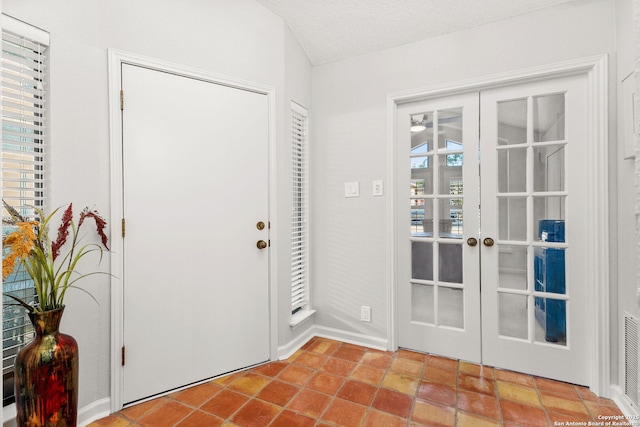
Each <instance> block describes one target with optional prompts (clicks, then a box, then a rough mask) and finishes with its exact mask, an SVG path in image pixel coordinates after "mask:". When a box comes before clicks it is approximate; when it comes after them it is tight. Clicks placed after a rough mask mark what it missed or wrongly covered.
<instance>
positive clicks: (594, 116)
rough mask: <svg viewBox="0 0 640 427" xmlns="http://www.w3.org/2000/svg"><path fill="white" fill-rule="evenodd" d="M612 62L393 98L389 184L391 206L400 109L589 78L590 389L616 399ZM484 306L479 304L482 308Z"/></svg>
mask: <svg viewBox="0 0 640 427" xmlns="http://www.w3.org/2000/svg"><path fill="white" fill-rule="evenodd" d="M607 67H608V59H607V56H606V55H602V56H593V57H588V58H581V59H576V60H571V61H566V62H561V63H557V64H552V65H546V66H539V67H533V68H528V69H524V70H517V71H512V72H507V73H503V74H496V75H492V76H488V77H482V78H478V79H471V80H465V81H461V82H454V83H445V84H441V85H436V86H430V87H426V88H419V89H414V90H408V91H403V92H397V93H391V94H389V95H387V108H386V110H387V135H386V139H387V153H386V154H387V182H388V183H389V185H388V188H389V194H388V195H387V196H388V200H391V201H393V200H395V191H396V190H395V189H396V186H397V185H398V182H397V172H398V171H397V169H398V167H397V162H398V159H397V158H396V154H395V152H396V148H395V147H396V109H397V106H398V105H399V104H404V103H407V102H413V101H418V100H424V99H429V98H434V97H440V96H446V95H453V94H456V93H462V92H469V91H480V90H483V89H488V88H492V87H499V86H507V85H512V84H520V83H526V82H531V81H535V80H541V79H550V78H557V77H563V76H570V75H578V74H584V75H586V76H587V81H588V82H587V86H588V89H587V90H588V99H589V105H588V106H587V108H588V113H589V119H590V122H589V128H588V134H589V135H588V141H587V142H586V145H587V147H588V153H587V159H588V160H587V165H585V166H586V167H587V168H589V170H591V171H592V173H591V174H589V178H588V182H587V183H586V185H588V187H589V188H590V189H591V196H590V198H589V204H590V209H589V210H588V212H586V213H585V214H586V215H587V216H588V219H587V222H588V224H589V225H590V229H591V230H593V232H592V233H589V234H587V235H586V236H585V245H587V246H588V253H589V259H587V260H586V263H585V264H586V266H585V268H587V269H588V277H589V282H588V283H587V284H586V289H587V293H588V307H587V310H588V313H592V316H589V325H588V330H589V331H590V332H591V334H590V337H589V341H590V342H589V346H588V348H590V349H591V352H590V354H588V355H586V356H587V357H589V359H590V366H591V368H590V371H591V375H590V382H589V387H590V388H591V390H592V391H593V392H594V393H596V394H597V395H599V396H609V394H610V372H609V359H610V357H609V347H610V344H609V336H610V330H609V324H610V322H609V210H608V202H609V190H608V183H609V180H608V174H607V172H608V153H607V150H608V123H607V121H608V90H607V86H608V71H607V70H608V68H607ZM398 209H404V207H399V206H395V203H389V204H388V207H387V216H388V221H387V223H388V224H392V226H391V227H389V229H388V233H389V234H388V236H387V239H388V241H390V242H391V244H390V245H389V246H388V249H387V259H388V260H389V278H388V279H389V284H390V285H389V287H388V291H389V295H388V313H389V318H388V325H387V327H388V331H389V348H390V349H391V350H396V349H397V348H398V321H397V313H398V307H397V290H398V259H397V248H398V241H397V238H396V232H397V230H396V219H397V217H398V214H399V211H398ZM478 303H479V302H478Z"/></svg>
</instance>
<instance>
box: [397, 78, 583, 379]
mask: <svg viewBox="0 0 640 427" xmlns="http://www.w3.org/2000/svg"><path fill="white" fill-rule="evenodd" d="M586 93H587V91H586V77H584V76H574V77H567V78H558V79H553V80H547V81H538V82H535V83H529V84H520V85H517V86H508V87H504V88H497V89H490V90H483V91H481V92H473V93H468V94H464V95H455V96H450V97H445V98H435V99H429V100H426V101H420V102H411V103H407V104H404V105H400V106H399V107H398V109H397V113H398V115H397V123H398V125H397V129H398V133H397V143H398V152H397V158H398V159H399V161H400V162H401V163H399V166H398V171H399V173H398V189H397V191H398V200H397V205H398V206H400V208H399V209H398V213H399V214H398V224H397V226H396V228H397V239H398V240H397V241H398V242H399V243H398V259H399V260H400V263H399V268H398V304H399V308H398V312H399V315H398V318H399V345H400V346H401V347H408V348H413V349H417V350H421V351H425V352H429V353H434V354H440V355H444V356H448V357H453V358H457V359H463V360H468V361H472V362H477V363H483V364H486V365H490V366H496V367H500V368H506V369H511V370H515V371H520V372H526V373H530V374H534V375H539V376H543V377H548V378H553V379H557V380H563V381H569V382H572V383H578V384H589V373H590V361H591V359H590V357H589V352H588V342H589V339H588V338H589V335H588V331H587V326H586V325H587V321H586V320H587V316H588V315H589V314H588V313H587V309H586V307H587V297H588V296H587V293H586V292H585V289H584V283H586V281H587V280H586V278H585V277H584V275H585V269H584V268H582V265H583V264H584V263H585V262H586V260H587V258H588V253H587V251H586V248H585V246H586V245H584V244H583V239H581V236H584V235H585V234H584V233H589V229H588V224H587V223H586V221H585V219H584V218H585V216H584V215H583V212H584V211H585V210H586V209H588V199H587V194H588V189H587V188H586V186H585V185H584V183H585V182H587V177H588V175H587V174H588V173H589V171H588V170H587V168H586V167H585V166H584V165H585V163H586V148H585V141H586V139H587V131H586V129H587V126H586V123H588V115H587V109H586V105H587V96H586ZM478 117H479V119H478ZM412 124H413V125H414V126H415V125H417V124H419V125H422V126H424V129H423V130H419V128H415V127H414V131H413V132H412V131H411V129H410V128H411V125H412ZM409 162H410V164H411V166H410V167H407V166H408V163H409ZM478 202H480V203H478ZM408 224H410V226H409V227H407V225H408Z"/></svg>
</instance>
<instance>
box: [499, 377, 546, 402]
mask: <svg viewBox="0 0 640 427" xmlns="http://www.w3.org/2000/svg"><path fill="white" fill-rule="evenodd" d="M498 394H499V396H500V399H505V400H511V401H512V402H518V403H522V404H525V405H529V406H541V405H540V398H539V397H538V392H537V391H536V389H534V388H531V387H525V386H522V385H519V384H514V383H507V382H504V381H498Z"/></svg>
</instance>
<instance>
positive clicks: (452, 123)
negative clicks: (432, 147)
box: [438, 108, 462, 151]
mask: <svg viewBox="0 0 640 427" xmlns="http://www.w3.org/2000/svg"><path fill="white" fill-rule="evenodd" d="M438 149H439V150H446V151H462V108H453V109H451V110H442V111H438Z"/></svg>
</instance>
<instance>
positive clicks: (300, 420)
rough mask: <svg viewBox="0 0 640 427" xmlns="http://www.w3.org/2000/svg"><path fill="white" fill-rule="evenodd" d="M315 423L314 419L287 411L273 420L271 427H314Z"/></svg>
mask: <svg viewBox="0 0 640 427" xmlns="http://www.w3.org/2000/svg"><path fill="white" fill-rule="evenodd" d="M315 423H316V420H315V419H314V418H310V417H307V416H304V415H300V414H296V413H295V412H291V411H286V410H285V411H282V413H280V415H278V417H277V418H276V419H275V420H273V422H272V423H271V425H270V427H292V426H295V427H313V426H314V425H315Z"/></svg>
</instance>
